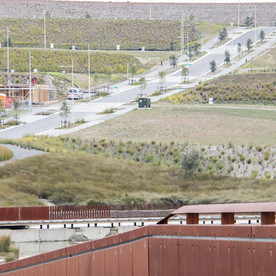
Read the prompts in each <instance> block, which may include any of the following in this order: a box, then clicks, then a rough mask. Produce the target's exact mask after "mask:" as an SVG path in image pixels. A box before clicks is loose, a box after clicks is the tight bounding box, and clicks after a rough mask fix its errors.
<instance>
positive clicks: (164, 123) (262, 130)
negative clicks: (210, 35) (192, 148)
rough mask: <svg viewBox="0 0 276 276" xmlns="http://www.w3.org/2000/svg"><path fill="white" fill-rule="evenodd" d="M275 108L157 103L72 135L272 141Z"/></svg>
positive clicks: (275, 138)
mask: <svg viewBox="0 0 276 276" xmlns="http://www.w3.org/2000/svg"><path fill="white" fill-rule="evenodd" d="M275 115H276V114H275V110H273V109H272V110H258V109H256V110H254V109H243V108H242V107H241V108H235V107H233V108H224V107H212V108H210V107H209V106H205V107H204V106H202V107H194V106H187V105H186V106H183V105H166V104H164V105H158V106H154V105H153V106H152V109H151V110H135V111H133V112H130V113H128V114H126V115H122V116H120V117H117V118H115V119H113V120H110V121H107V122H105V123H102V124H100V125H97V126H95V127H92V128H88V129H85V130H82V131H80V132H77V133H75V134H74V137H80V138H81V139H87V140H91V138H100V139H102V138H106V137H109V139H115V140H124V141H128V140H133V141H152V140H155V141H158V142H170V141H175V142H180V143H183V142H185V141H187V140H188V141H189V142H191V143H197V144H227V143H228V142H230V141H231V142H233V143H234V144H236V145H241V144H255V145H256V144H257V145H258V144H266V145H275V141H276V133H275V128H276V116H275Z"/></svg>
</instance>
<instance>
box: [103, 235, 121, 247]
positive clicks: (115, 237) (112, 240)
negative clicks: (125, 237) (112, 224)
mask: <svg viewBox="0 0 276 276" xmlns="http://www.w3.org/2000/svg"><path fill="white" fill-rule="evenodd" d="M105 241H106V244H107V245H113V244H117V243H118V242H119V237H118V235H111V236H109V237H106V238H105Z"/></svg>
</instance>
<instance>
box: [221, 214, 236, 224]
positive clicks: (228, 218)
mask: <svg viewBox="0 0 276 276" xmlns="http://www.w3.org/2000/svg"><path fill="white" fill-rule="evenodd" d="M234 223H235V215H234V213H221V224H223V225H224V224H234Z"/></svg>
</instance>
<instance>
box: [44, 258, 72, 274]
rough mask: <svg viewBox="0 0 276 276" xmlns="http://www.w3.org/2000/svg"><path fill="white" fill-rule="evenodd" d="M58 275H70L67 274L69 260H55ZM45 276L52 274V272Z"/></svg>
mask: <svg viewBox="0 0 276 276" xmlns="http://www.w3.org/2000/svg"><path fill="white" fill-rule="evenodd" d="M55 267H56V276H68V275H67V260H66V259H63V260H59V261H56V262H55ZM45 276H52V275H51V274H49V275H45Z"/></svg>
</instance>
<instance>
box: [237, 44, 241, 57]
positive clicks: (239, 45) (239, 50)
mask: <svg viewBox="0 0 276 276" xmlns="http://www.w3.org/2000/svg"><path fill="white" fill-rule="evenodd" d="M241 47H242V45H241V43H238V47H237V52H238V53H239V55H240V53H241Z"/></svg>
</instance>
